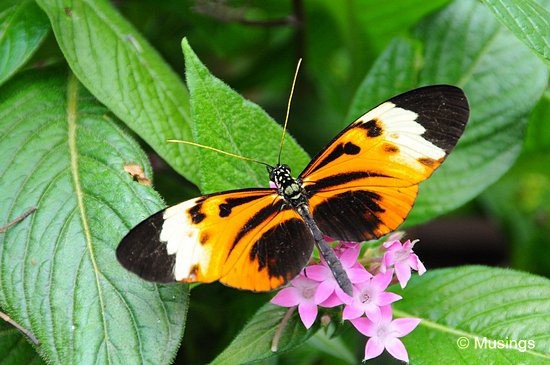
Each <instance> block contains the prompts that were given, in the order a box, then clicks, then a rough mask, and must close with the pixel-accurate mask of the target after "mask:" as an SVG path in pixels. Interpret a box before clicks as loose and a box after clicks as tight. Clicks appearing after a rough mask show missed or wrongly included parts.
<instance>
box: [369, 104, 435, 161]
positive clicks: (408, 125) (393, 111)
mask: <svg viewBox="0 0 550 365" xmlns="http://www.w3.org/2000/svg"><path fill="white" fill-rule="evenodd" d="M417 118H418V114H416V113H415V112H413V111H410V110H406V109H403V108H399V107H396V106H395V104H394V103H391V102H389V101H387V102H385V103H383V104H381V105H379V106H378V107H377V108H375V109H373V110H371V111H369V112H368V113H367V114H365V115H364V116H363V117H362V118H361V119H362V120H363V121H364V122H368V121H369V120H371V119H376V120H377V121H378V122H379V123H380V126H381V127H382V129H383V131H384V135H385V136H386V138H387V140H388V141H391V142H393V143H395V144H396V145H397V146H399V148H400V149H401V150H402V151H406V154H407V155H408V156H410V157H411V158H414V159H416V160H418V159H422V158H430V159H433V160H436V161H437V160H439V159H441V158H444V157H445V155H446V152H445V150H443V149H442V148H439V147H438V146H436V145H435V144H433V143H432V142H430V141H428V140H427V139H425V138H424V137H422V135H423V134H424V133H425V132H426V128H424V127H423V126H422V125H421V124H420V123H418V122H416V119H417Z"/></svg>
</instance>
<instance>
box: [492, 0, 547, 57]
mask: <svg viewBox="0 0 550 365" xmlns="http://www.w3.org/2000/svg"><path fill="white" fill-rule="evenodd" d="M483 2H484V3H485V4H487V6H488V7H489V9H491V11H492V12H493V13H494V14H495V15H496V17H497V19H498V20H499V21H500V22H501V23H502V24H504V25H505V26H506V27H507V28H508V29H510V30H511V31H512V33H514V35H515V36H516V37H518V39H519V40H521V41H522V42H523V43H525V44H526V45H527V47H529V48H531V50H532V51H533V52H534V53H535V54H536V55H537V56H539V57H540V58H542V59H543V60H546V61H547V62H550V12H548V11H547V10H546V9H545V8H544V7H542V6H541V5H539V4H537V3H536V2H535V1H533V0H483ZM549 65H550V63H549Z"/></svg>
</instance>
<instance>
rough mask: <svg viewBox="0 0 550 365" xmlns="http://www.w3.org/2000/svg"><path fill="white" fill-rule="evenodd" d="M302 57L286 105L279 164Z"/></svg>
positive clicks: (279, 158)
mask: <svg viewBox="0 0 550 365" xmlns="http://www.w3.org/2000/svg"><path fill="white" fill-rule="evenodd" d="M301 63H302V59H301V58H300V59H299V60H298V64H297V65H296V71H295V72H294V80H292V88H291V89H290V96H289V97H288V105H287V107H286V116H285V124H284V126H283V135H282V137H281V145H280V146H279V156H278V157H277V165H280V164H281V152H282V151H283V143H284V142H285V134H286V125H287V124H288V115H289V114H290V103H291V102H292V95H293V94H294V86H295V85H296V79H297V78H298V70H300V64H301Z"/></svg>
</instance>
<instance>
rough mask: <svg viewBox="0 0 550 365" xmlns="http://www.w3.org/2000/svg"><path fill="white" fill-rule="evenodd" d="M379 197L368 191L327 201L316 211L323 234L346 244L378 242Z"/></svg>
mask: <svg viewBox="0 0 550 365" xmlns="http://www.w3.org/2000/svg"><path fill="white" fill-rule="evenodd" d="M380 201H381V197H380V195H378V194H376V193H374V192H371V191H365V190H358V191H347V192H345V193H341V194H338V195H335V196H333V197H331V198H330V199H327V200H326V201H325V202H323V203H321V204H319V205H317V206H316V207H315V209H314V210H313V219H314V220H315V222H316V223H317V225H318V226H319V229H320V230H321V232H323V233H324V234H326V235H327V236H330V237H332V238H335V239H338V240H344V241H364V240H369V239H374V238H377V235H376V233H375V231H376V229H377V228H378V227H379V226H380V225H381V224H382V222H381V220H380V218H379V217H378V215H377V213H383V212H384V209H383V208H382V207H381V206H380Z"/></svg>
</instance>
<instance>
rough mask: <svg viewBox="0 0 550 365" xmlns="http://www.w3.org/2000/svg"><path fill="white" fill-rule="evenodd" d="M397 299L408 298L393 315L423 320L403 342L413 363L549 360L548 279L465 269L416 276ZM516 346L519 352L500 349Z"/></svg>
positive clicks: (484, 269)
mask: <svg viewBox="0 0 550 365" xmlns="http://www.w3.org/2000/svg"><path fill="white" fill-rule="evenodd" d="M399 294H401V295H402V296H403V298H404V299H403V300H400V301H398V302H395V303H394V314H395V315H396V316H399V317H416V318H422V322H420V325H419V326H418V327H417V328H416V329H415V330H414V331H413V332H412V333H411V334H409V335H407V336H405V337H403V342H404V343H405V346H406V347H407V351H408V352H409V357H410V361H411V363H412V364H436V363H437V364H453V363H454V364H457V363H460V364H520V363H523V364H542V363H545V360H546V361H547V362H548V360H550V337H548V323H550V281H549V280H548V279H546V278H542V277H538V276H534V275H531V274H527V273H523V272H518V271H513V270H506V269H497V268H488V267H481V266H465V267H460V268H452V269H442V270H433V271H429V272H428V273H426V274H425V275H424V276H422V277H418V276H415V277H413V278H412V280H411V281H410V282H409V284H408V285H407V287H406V288H405V290H403V291H401V290H399ZM485 338H486V340H484V339H485ZM484 341H486V342H484ZM495 341H500V344H501V345H497V346H501V348H497V349H495V348H494V346H495V344H496V342H495ZM484 343H485V345H483V344H484ZM427 344H429V349H428V350H427V347H426V346H427ZM488 344H490V345H491V346H493V347H489V345H488ZM514 345H515V346H518V347H517V348H516V349H514V348H502V347H504V346H508V347H510V346H514ZM461 346H462V348H461ZM483 346H486V347H485V348H484V347H483ZM464 347H466V348H464Z"/></svg>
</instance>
